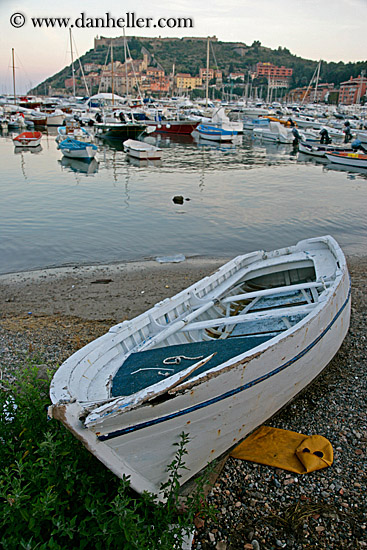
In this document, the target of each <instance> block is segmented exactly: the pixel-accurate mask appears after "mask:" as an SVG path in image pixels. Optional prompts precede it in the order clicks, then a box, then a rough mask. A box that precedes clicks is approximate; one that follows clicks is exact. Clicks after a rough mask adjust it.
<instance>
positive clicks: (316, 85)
mask: <svg viewBox="0 0 367 550" xmlns="http://www.w3.org/2000/svg"><path fill="white" fill-rule="evenodd" d="M320 69H321V59H320V61H319V64H318V66H317V75H316V84H315V96H314V98H313V100H314V102H315V103H317V87H318V85H319V78H320Z"/></svg>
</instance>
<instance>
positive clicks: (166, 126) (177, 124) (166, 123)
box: [144, 120, 199, 135]
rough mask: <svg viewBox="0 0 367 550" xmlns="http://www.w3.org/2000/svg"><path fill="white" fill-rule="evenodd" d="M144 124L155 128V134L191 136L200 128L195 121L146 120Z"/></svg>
mask: <svg viewBox="0 0 367 550" xmlns="http://www.w3.org/2000/svg"><path fill="white" fill-rule="evenodd" d="M144 124H146V125H147V126H148V127H149V126H155V130H154V131H155V132H159V133H163V134H186V135H187V134H191V132H193V131H194V130H195V128H196V126H198V124H199V122H198V121H193V120H161V121H159V122H156V121H155V120H145V121H144Z"/></svg>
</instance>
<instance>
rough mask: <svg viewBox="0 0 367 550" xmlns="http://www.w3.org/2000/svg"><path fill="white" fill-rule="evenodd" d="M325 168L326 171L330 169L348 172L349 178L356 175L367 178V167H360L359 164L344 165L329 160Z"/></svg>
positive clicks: (353, 177)
mask: <svg viewBox="0 0 367 550" xmlns="http://www.w3.org/2000/svg"><path fill="white" fill-rule="evenodd" d="M326 160H327V159H326ZM324 170H325V171H326V172H327V171H329V170H333V171H335V172H346V173H347V174H348V176H347V177H348V179H355V175H358V176H360V177H361V179H367V168H359V167H358V166H343V165H342V164H335V163H333V162H330V161H329V160H327V164H326V165H325V168H324Z"/></svg>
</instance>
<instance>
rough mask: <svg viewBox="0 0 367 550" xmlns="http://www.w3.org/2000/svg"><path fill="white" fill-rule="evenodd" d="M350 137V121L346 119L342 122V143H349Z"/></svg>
mask: <svg viewBox="0 0 367 550" xmlns="http://www.w3.org/2000/svg"><path fill="white" fill-rule="evenodd" d="M351 139H352V132H351V130H350V122H349V120H347V121H346V122H345V123H344V143H349V142H350V140H351Z"/></svg>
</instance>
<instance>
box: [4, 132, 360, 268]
mask: <svg viewBox="0 0 367 550" xmlns="http://www.w3.org/2000/svg"><path fill="white" fill-rule="evenodd" d="M55 135H56V130H51V132H50V130H49V133H48V134H45V135H44V136H43V138H42V145H41V147H42V150H41V151H40V152H35V153H31V152H30V151H21V152H15V149H14V146H13V143H12V140H11V136H5V135H0V176H1V177H0V188H1V201H0V273H10V272H15V271H24V270H29V269H37V268H43V267H51V266H53V267H54V266H63V265H79V264H95V263H109V262H116V261H129V260H140V259H143V258H154V257H156V256H173V255H177V254H184V255H185V256H192V255H200V256H208V257H215V256H218V257H224V256H225V257H232V256H235V255H237V254H243V253H245V252H250V251H252V250H255V249H260V248H264V249H267V250H271V249H273V248H277V247H281V246H286V245H289V244H293V243H295V242H297V241H298V240H299V239H302V238H307V237H312V236H318V235H322V234H331V235H333V236H334V237H335V238H336V239H337V240H338V242H339V243H340V245H341V246H342V247H343V249H344V251H345V253H346V254H348V255H361V254H365V253H366V250H367V217H366V212H367V175H366V173H360V172H352V171H351V170H338V169H336V168H332V165H330V164H327V163H326V162H323V163H322V162H321V163H320V162H319V161H318V162H316V161H313V160H312V159H311V158H307V157H302V158H301V157H300V156H298V155H297V154H295V153H294V152H293V151H292V146H291V145H275V144H265V143H261V142H259V141H255V140H253V139H252V138H251V135H246V134H245V135H244V136H243V137H241V138H240V139H239V140H238V142H236V143H235V144H228V145H227V144H226V145H215V144H210V143H208V142H205V144H204V142H199V143H197V142H196V141H195V140H193V139H192V138H191V137H187V138H181V139H180V138H179V137H174V136H173V137H165V136H163V135H162V136H159V135H157V136H155V135H151V136H149V137H147V138H145V140H146V141H147V142H149V143H154V144H156V145H159V146H160V147H161V148H162V149H163V154H162V160H161V161H160V162H159V163H158V164H156V163H153V162H152V161H150V162H147V163H145V162H144V161H143V162H142V163H141V164H139V163H138V161H134V160H129V158H128V157H127V156H126V155H125V153H124V152H123V151H122V144H120V145H119V144H116V143H115V144H114V143H106V142H101V141H98V145H99V151H98V153H97V157H96V160H95V161H92V163H91V164H89V165H88V164H84V163H82V162H80V161H72V160H68V159H66V158H63V157H62V154H61V152H60V151H58V150H57V144H56V142H55ZM175 195H182V196H183V197H184V198H185V199H190V200H185V201H184V203H183V204H182V205H180V204H175V203H174V202H173V201H172V198H173V197H174V196H175Z"/></svg>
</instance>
